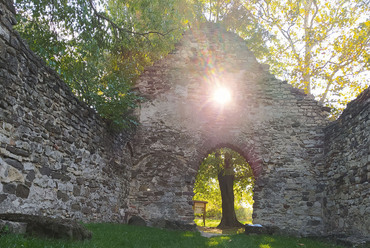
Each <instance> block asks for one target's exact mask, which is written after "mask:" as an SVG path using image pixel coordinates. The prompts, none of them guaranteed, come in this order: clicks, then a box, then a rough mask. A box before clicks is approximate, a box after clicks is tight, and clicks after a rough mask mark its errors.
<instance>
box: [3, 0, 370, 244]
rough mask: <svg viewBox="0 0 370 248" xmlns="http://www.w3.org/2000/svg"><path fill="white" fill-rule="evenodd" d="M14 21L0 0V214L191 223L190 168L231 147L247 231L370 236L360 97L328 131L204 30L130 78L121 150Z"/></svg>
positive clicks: (252, 63)
mask: <svg viewBox="0 0 370 248" xmlns="http://www.w3.org/2000/svg"><path fill="white" fill-rule="evenodd" d="M13 24H15V19H14V7H13V4H12V2H11V1H10V0H0V82H1V84H0V142H1V143H0V213H3V212H23V213H30V214H44V215H49V216H62V217H66V218H77V219H80V220H84V221H116V222H125V221H126V220H127V219H128V218H129V217H131V216H134V215H138V216H140V217H142V218H144V219H145V220H146V221H147V223H149V224H150V225H154V226H171V225H172V226H179V225H180V226H181V225H184V224H189V223H193V212H192V207H191V205H190V204H189V202H190V201H191V199H192V195H193V184H194V180H195V176H196V173H197V170H198V167H199V165H200V163H201V161H202V159H204V158H205V157H206V156H207V154H208V153H210V152H212V151H213V150H215V149H217V148H220V147H230V148H233V149H235V150H236V151H238V152H239V153H241V154H242V155H243V156H244V157H245V158H246V159H247V160H248V162H249V163H250V165H251V167H252V169H253V171H254V174H255V177H256V184H255V188H254V193H255V195H254V200H255V205H254V216H253V218H254V222H255V223H260V224H263V225H277V226H279V227H280V228H281V229H282V230H283V231H285V232H288V233H294V234H301V235H326V234H334V235H338V234H349V235H352V236H356V235H357V236H362V237H369V236H370V235H369V226H370V221H369V216H370V203H369V199H370V195H369V194H370V193H369V173H370V172H369V171H370V169H369V168H370V164H369V160H370V157H369V156H370V151H369V149H370V144H369V136H370V130H369V128H370V122H369V111H370V108H369V101H370V94H369V91H370V90H369V89H368V90H367V91H365V92H364V93H363V94H362V95H361V96H360V97H359V98H358V99H357V100H355V101H353V102H352V103H351V104H349V106H348V108H347V110H346V111H345V112H344V114H343V115H342V117H341V118H339V119H338V120H337V121H335V122H333V123H328V121H327V118H326V116H327V109H326V108H323V107H322V106H320V105H319V104H318V103H317V102H316V101H314V100H313V98H312V97H311V96H307V95H306V94H304V93H303V92H302V91H300V90H297V89H295V88H293V87H292V86H290V85H289V84H287V83H286V82H282V81H280V80H277V79H276V78H275V77H274V76H273V75H271V74H270V73H269V72H268V68H267V67H266V66H263V65H260V64H258V63H257V61H256V59H255V57H254V55H253V54H252V52H250V51H249V50H248V49H246V48H245V43H244V41H243V40H242V39H241V38H239V37H237V36H236V35H234V34H231V33H229V32H226V31H223V30H221V29H220V28H217V27H215V26H213V25H204V26H202V27H200V29H199V30H201V31H199V30H198V29H192V30H190V31H188V32H186V33H185V34H184V37H183V39H182V41H181V43H180V44H178V45H177V47H176V49H175V50H174V51H173V52H172V53H171V54H169V55H168V56H167V57H166V58H165V59H163V60H161V61H159V62H157V63H155V64H154V65H153V66H152V67H149V68H147V70H146V71H145V72H144V74H143V75H142V76H141V78H140V79H139V81H138V83H137V89H138V91H139V92H140V93H141V94H142V95H143V96H144V97H146V98H147V101H146V102H144V103H143V104H142V105H141V108H140V109H138V116H139V118H140V123H141V124H140V126H139V128H138V130H137V132H136V134H135V135H134V136H132V137H130V140H131V145H127V142H128V141H127V140H128V139H127V138H126V137H125V135H123V134H121V135H113V134H111V133H109V132H108V131H107V129H106V125H105V124H104V122H103V121H102V120H101V119H100V118H99V117H98V116H97V115H96V114H95V113H94V112H93V111H92V110H91V109H90V108H88V107H87V106H85V105H84V104H83V103H81V102H79V101H78V100H77V99H76V98H75V97H74V96H73V94H72V93H71V91H70V90H69V88H68V87H67V86H66V85H65V83H64V82H62V81H61V80H60V79H59V78H58V76H57V74H56V73H55V72H53V71H52V70H51V69H49V68H48V67H47V66H45V64H44V63H43V62H42V61H41V60H40V59H39V58H38V57H37V56H35V55H34V54H33V53H32V52H31V51H30V50H29V49H28V48H27V45H26V44H25V43H24V42H23V41H22V39H21V38H20V37H19V35H18V34H17V33H16V32H15V31H13V29H12V25H13ZM217 84H225V85H226V86H227V87H229V88H230V89H231V90H232V91H233V101H232V103H231V104H230V105H226V106H224V107H220V106H219V105H216V104H215V103H213V101H212V99H211V98H212V97H211V95H212V91H213V89H214V88H215V87H216V85H217ZM131 147H132V149H131ZM129 148H130V149H129ZM171 223H172V224H171ZM173 223H175V224H174V225H173Z"/></svg>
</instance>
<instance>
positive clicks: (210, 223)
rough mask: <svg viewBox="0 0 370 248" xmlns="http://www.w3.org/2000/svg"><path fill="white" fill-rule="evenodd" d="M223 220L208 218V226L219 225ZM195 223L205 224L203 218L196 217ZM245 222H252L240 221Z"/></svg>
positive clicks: (248, 222) (198, 224) (247, 222)
mask: <svg viewBox="0 0 370 248" xmlns="http://www.w3.org/2000/svg"><path fill="white" fill-rule="evenodd" d="M220 221H221V220H214V219H206V227H217V226H218V224H220ZM194 222H195V224H197V226H203V219H199V218H196V219H194ZM240 222H241V223H243V224H252V222H250V221H240Z"/></svg>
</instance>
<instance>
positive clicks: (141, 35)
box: [15, 0, 184, 128]
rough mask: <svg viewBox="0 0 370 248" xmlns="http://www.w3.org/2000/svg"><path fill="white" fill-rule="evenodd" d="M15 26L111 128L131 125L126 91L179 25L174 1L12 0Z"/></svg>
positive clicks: (131, 98)
mask: <svg viewBox="0 0 370 248" xmlns="http://www.w3.org/2000/svg"><path fill="white" fill-rule="evenodd" d="M15 5H16V8H17V11H18V20H19V25H18V26H17V29H18V31H19V32H20V33H21V35H22V37H24V38H25V39H26V40H27V41H28V44H29V45H30V47H31V49H32V50H34V51H35V52H36V53H37V54H38V55H40V56H41V57H42V58H44V60H45V61H46V62H47V64H48V65H49V66H51V67H52V68H54V69H55V70H56V71H58V72H59V74H60V75H61V77H62V78H63V79H64V80H65V82H66V83H67V84H69V85H70V86H71V88H72V91H73V92H74V93H75V95H76V96H77V97H79V98H80V99H81V100H83V101H84V102H86V103H87V104H88V105H89V106H91V107H92V108H94V109H95V110H96V111H97V112H98V113H99V114H100V115H101V116H102V117H103V118H105V119H107V120H109V122H110V123H111V125H112V127H113V128H128V127H132V126H134V125H135V124H136V123H135V119H134V118H133V116H132V115H131V112H132V110H133V109H134V108H135V107H136V105H137V102H138V100H140V99H139V98H138V97H137V96H136V95H135V94H134V93H133V92H132V91H131V88H132V85H133V82H134V81H135V79H136V78H137V77H138V75H140V73H141V72H142V70H143V68H144V67H145V66H148V65H150V64H151V63H152V62H153V61H155V60H157V59H158V58H160V57H162V56H163V55H165V54H167V53H168V52H169V51H170V50H171V49H173V45H174V43H175V42H176V41H177V40H178V39H179V38H180V37H181V33H182V30H183V26H184V20H183V18H182V16H183V15H182V14H180V11H182V9H181V5H182V1H180V0H161V1H160V0H135V1H134V0H132V1H124V0H122V1H113V0H110V1H99V0H94V1H93V0H45V1H39V0H17V1H16V3H15Z"/></svg>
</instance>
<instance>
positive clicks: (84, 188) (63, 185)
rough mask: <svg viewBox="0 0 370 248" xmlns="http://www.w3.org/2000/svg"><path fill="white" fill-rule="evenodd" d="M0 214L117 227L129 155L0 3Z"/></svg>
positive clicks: (7, 5)
mask: <svg viewBox="0 0 370 248" xmlns="http://www.w3.org/2000/svg"><path fill="white" fill-rule="evenodd" d="M0 18H1V21H0V82H1V84H0V142H1V143H0V213H5V212H22V213H27V214H39V215H49V216H61V217H66V218H76V219H81V220H85V221H124V216H125V209H126V207H127V206H126V205H127V200H126V196H127V193H128V182H129V177H130V172H129V168H130V165H131V155H130V152H129V150H128V149H127V146H126V141H125V137H124V135H112V134H110V133H109V132H107V128H106V125H105V123H104V122H103V121H102V120H101V119H100V118H99V117H98V116H97V115H96V114H95V112H94V111H93V110H92V109H91V108H89V107H87V106H86V105H85V104H83V103H81V102H79V101H78V100H77V99H76V98H75V97H74V96H73V94H72V93H71V91H70V89H69V88H68V87H67V85H66V84H65V83H64V82H63V81H61V80H60V79H59V77H58V76H57V74H56V73H55V72H54V71H52V70H51V69H50V68H48V67H47V66H45V64H44V63H43V61H41V59H39V58H38V57H37V56H35V55H34V54H33V53H32V52H31V51H30V49H28V47H27V45H26V44H25V43H24V41H23V40H22V39H21V38H20V37H19V35H18V34H17V33H16V32H15V31H13V29H12V25H14V24H15V23H16V20H15V18H14V7H13V4H12V2H11V1H6V0H0Z"/></svg>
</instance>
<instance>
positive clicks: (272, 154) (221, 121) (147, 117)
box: [129, 25, 327, 235]
mask: <svg viewBox="0 0 370 248" xmlns="http://www.w3.org/2000/svg"><path fill="white" fill-rule="evenodd" d="M200 30H201V31H196V30H192V31H189V32H187V33H186V34H185V35H184V37H183V39H182V42H181V44H179V46H178V47H177V49H176V50H175V51H174V52H173V53H172V54H170V55H169V56H167V57H166V59H164V60H162V61H160V62H158V63H156V64H155V65H154V66H153V67H151V68H148V70H146V72H145V73H144V74H143V75H142V76H141V78H140V80H139V82H138V84H137V87H138V89H139V91H140V92H141V94H142V95H144V96H146V97H147V98H148V101H147V102H145V103H143V104H142V106H141V109H140V123H141V125H140V128H139V130H138V132H137V134H136V136H135V138H134V140H133V142H134V143H135V144H136V145H135V151H134V154H135V156H134V160H133V163H134V165H133V170H132V181H131V187H130V196H129V198H130V209H129V212H130V213H131V212H133V214H138V215H140V216H142V217H144V218H145V219H148V220H150V221H152V222H153V225H156V219H159V220H161V219H162V218H163V216H166V218H169V219H177V220H181V221H183V222H185V223H186V222H191V221H192V219H193V214H192V207H191V205H189V202H190V201H191V199H192V196H193V183H194V179H195V176H196V173H197V170H198V168H199V165H200V163H201V160H202V159H204V158H205V157H206V156H207V154H208V153H209V152H211V151H212V150H214V149H216V148H219V147H222V146H228V147H231V148H234V149H236V150H237V151H239V152H240V153H241V154H243V155H244V156H245V157H246V159H247V160H248V162H249V163H250V164H251V166H252V169H253V170H254V174H255V176H256V185H255V189H254V192H255V194H254V200H255V204H254V208H253V210H254V216H253V217H254V222H255V223H262V224H268V225H279V226H280V227H282V228H283V229H287V230H286V231H287V232H295V233H301V234H311V235H313V234H320V233H322V232H323V231H324V230H323V228H324V223H323V219H322V200H323V197H324V194H325V193H324V188H325V187H324V185H323V184H322V183H321V182H320V180H319V179H318V178H319V177H320V175H321V172H320V168H321V167H322V164H319V159H321V156H322V154H323V137H324V127H325V126H326V125H327V121H326V115H327V110H326V109H325V108H323V107H321V106H319V105H318V103H317V102H316V101H314V100H312V98H311V97H310V96H307V95H305V94H304V93H303V92H301V91H300V90H297V89H294V88H293V87H292V86H290V85H289V84H287V83H286V82H281V81H279V80H277V79H276V78H275V77H274V76H273V75H271V74H270V73H269V72H268V71H267V70H266V69H267V68H264V67H263V66H261V65H260V64H258V63H257V61H256V59H255V57H254V55H253V54H252V52H250V51H249V50H248V49H246V47H245V43H244V41H243V40H242V39H241V38H239V37H237V36H236V35H234V34H231V33H229V32H226V31H222V30H221V29H219V28H216V27H215V26H213V25H206V26H202V27H201V28H200ZM218 83H219V84H224V85H225V86H227V87H229V88H230V89H231V90H232V91H233V93H232V94H233V103H232V104H231V105H230V106H225V107H224V108H221V107H220V106H218V105H217V104H215V103H214V102H213V101H212V99H211V98H212V92H213V90H214V88H216V87H217V84H218ZM288 229H289V230H288Z"/></svg>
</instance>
